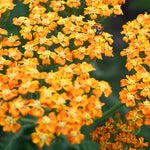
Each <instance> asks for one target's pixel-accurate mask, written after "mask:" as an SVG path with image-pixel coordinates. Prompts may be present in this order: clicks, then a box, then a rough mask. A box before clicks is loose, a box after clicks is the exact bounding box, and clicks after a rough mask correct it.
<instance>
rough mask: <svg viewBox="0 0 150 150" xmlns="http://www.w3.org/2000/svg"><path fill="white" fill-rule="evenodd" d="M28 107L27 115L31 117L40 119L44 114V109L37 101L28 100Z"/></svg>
mask: <svg viewBox="0 0 150 150" xmlns="http://www.w3.org/2000/svg"><path fill="white" fill-rule="evenodd" d="M28 106H29V107H30V111H29V114H30V115H31V116H37V117H41V116H43V114H44V109H43V107H42V104H41V102H40V101H39V100H32V99H31V100H30V101H29V104H28Z"/></svg>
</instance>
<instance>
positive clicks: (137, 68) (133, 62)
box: [120, 13, 150, 127]
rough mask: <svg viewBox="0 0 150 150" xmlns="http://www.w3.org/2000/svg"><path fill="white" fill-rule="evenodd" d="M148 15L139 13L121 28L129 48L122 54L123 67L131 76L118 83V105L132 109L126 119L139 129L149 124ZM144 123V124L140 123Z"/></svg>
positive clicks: (149, 21) (149, 56)
mask: <svg viewBox="0 0 150 150" xmlns="http://www.w3.org/2000/svg"><path fill="white" fill-rule="evenodd" d="M149 23H150V15H148V14H147V13H145V14H140V15H138V16H137V18H136V19H135V20H133V21H129V22H127V24H126V25H123V31H122V32H121V33H122V34H125V36H124V37H123V40H124V41H125V42H129V47H128V48H126V49H124V50H123V51H122V52H121V56H125V55H126V56H127V63H126V68H127V69H128V71H133V72H134V74H132V75H127V76H126V79H122V80H121V86H122V87H124V88H123V89H122V91H120V100H121V103H125V104H126V106H127V107H135V108H134V109H133V110H131V111H130V112H129V113H128V114H127V119H128V120H134V122H135V125H136V126H138V127H140V126H142V125H143V122H144V123H145V124H146V125H150V101H149V99H150V72H149V68H148V67H150V42H149V39H150V33H149V32H150V26H149ZM143 120H144V121H143Z"/></svg>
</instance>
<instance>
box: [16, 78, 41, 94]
mask: <svg viewBox="0 0 150 150" xmlns="http://www.w3.org/2000/svg"><path fill="white" fill-rule="evenodd" d="M39 84H40V83H39V81H38V80H33V81H25V82H22V83H21V84H20V86H19V88H18V92H19V93H21V94H23V95H25V94H26V93H27V92H30V93H34V92H35V91H36V90H37V89H38V88H39Z"/></svg>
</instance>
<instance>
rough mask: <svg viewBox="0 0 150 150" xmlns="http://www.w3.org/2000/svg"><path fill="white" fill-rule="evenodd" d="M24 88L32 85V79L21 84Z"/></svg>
mask: <svg viewBox="0 0 150 150" xmlns="http://www.w3.org/2000/svg"><path fill="white" fill-rule="evenodd" d="M21 86H22V87H23V88H25V89H28V88H29V87H30V86H31V81H27V82H25V83H23V84H22V85H21Z"/></svg>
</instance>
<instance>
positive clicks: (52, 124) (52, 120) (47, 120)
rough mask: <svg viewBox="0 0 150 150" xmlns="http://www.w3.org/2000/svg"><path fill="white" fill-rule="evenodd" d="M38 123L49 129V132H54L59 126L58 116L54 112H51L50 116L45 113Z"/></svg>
mask: <svg viewBox="0 0 150 150" xmlns="http://www.w3.org/2000/svg"><path fill="white" fill-rule="evenodd" d="M36 124H39V127H40V128H43V129H44V128H45V129H47V132H50V133H54V132H56V128H57V118H56V114H55V113H54V112H51V113H50V114H49V115H48V116H47V115H44V116H42V117H39V118H38V120H37V122H36Z"/></svg>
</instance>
